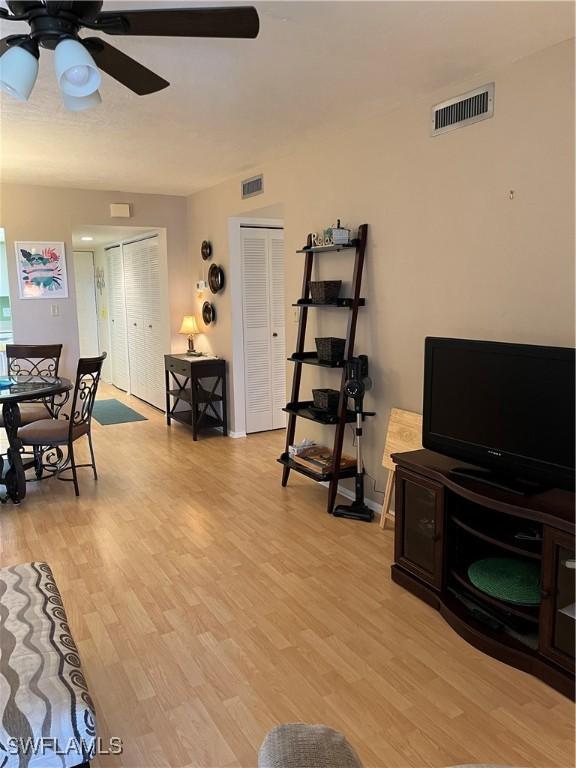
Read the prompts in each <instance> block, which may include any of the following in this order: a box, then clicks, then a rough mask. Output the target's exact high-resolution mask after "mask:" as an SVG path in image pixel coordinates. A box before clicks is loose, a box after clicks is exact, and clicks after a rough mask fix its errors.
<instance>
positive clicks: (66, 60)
mask: <svg viewBox="0 0 576 768" xmlns="http://www.w3.org/2000/svg"><path fill="white" fill-rule="evenodd" d="M54 66H55V68H56V79H57V80H58V85H59V86H60V90H61V91H62V93H64V94H66V95H68V96H73V97H75V98H82V97H84V96H90V95H91V94H93V93H95V92H96V91H97V90H98V88H99V87H100V82H101V80H102V77H101V75H100V71H99V70H98V67H97V66H96V62H95V61H94V59H93V58H92V56H90V54H89V53H88V51H87V50H86V48H84V46H83V45H82V43H79V42H78V41H77V40H70V39H67V40H62V42H60V43H58V45H57V46H56V50H55V51H54Z"/></svg>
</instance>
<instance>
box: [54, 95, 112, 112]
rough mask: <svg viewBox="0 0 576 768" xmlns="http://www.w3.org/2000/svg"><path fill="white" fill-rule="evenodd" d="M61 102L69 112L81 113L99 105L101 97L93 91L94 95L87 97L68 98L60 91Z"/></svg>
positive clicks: (68, 96)
mask: <svg viewBox="0 0 576 768" xmlns="http://www.w3.org/2000/svg"><path fill="white" fill-rule="evenodd" d="M62 101H63V102H64V106H65V107H66V109H69V110H70V112H82V110H84V109H91V108H92V107H97V106H98V104H101V102H102V97H101V96H100V91H94V93H91V94H89V95H88V96H70V95H69V94H67V93H64V92H63V91H62Z"/></svg>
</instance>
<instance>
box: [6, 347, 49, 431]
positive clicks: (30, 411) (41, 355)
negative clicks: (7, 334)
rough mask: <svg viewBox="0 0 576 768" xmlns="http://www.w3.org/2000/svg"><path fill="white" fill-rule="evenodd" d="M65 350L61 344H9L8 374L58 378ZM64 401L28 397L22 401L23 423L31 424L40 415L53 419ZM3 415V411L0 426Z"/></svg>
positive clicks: (21, 416) (37, 419) (43, 417)
mask: <svg viewBox="0 0 576 768" xmlns="http://www.w3.org/2000/svg"><path fill="white" fill-rule="evenodd" d="M61 354H62V344H6V361H7V367H8V376H45V377H46V378H56V377H57V376H58V367H59V365H60V356H61ZM63 404H64V403H61V404H58V405H57V404H56V403H55V401H54V398H46V399H42V400H29V401H28V402H26V403H22V404H21V405H20V423H21V424H22V425H24V424H31V423H32V422H33V421H40V420H41V419H54V418H56V417H57V416H58V413H59V410H60V408H61V407H62V405H63ZM3 426H4V419H3V418H2V414H1V413H0V427H3Z"/></svg>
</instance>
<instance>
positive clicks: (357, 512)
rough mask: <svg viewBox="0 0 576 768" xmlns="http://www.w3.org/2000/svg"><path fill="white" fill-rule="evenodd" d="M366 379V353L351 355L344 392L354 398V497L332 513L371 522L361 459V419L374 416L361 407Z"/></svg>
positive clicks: (371, 516)
mask: <svg viewBox="0 0 576 768" xmlns="http://www.w3.org/2000/svg"><path fill="white" fill-rule="evenodd" d="M367 381H368V382H369V381H370V380H369V379H368V358H367V357H366V355H360V356H359V357H353V358H352V359H351V360H348V362H347V363H346V383H345V384H344V394H345V395H346V397H349V398H351V399H352V400H354V411H355V413H356V428H355V434H356V477H355V481H356V482H355V487H356V498H355V500H354V501H353V502H352V504H339V505H338V506H337V507H336V508H335V509H334V512H333V513H332V514H333V515H334V517H348V518H351V519H352V520H363V521H364V522H366V523H371V522H372V520H374V512H373V511H372V510H371V509H370V508H369V507H367V506H366V504H365V503H364V462H363V460H362V421H363V419H364V416H374V414H373V413H365V412H364V409H363V405H364V394H365V392H366V382H367Z"/></svg>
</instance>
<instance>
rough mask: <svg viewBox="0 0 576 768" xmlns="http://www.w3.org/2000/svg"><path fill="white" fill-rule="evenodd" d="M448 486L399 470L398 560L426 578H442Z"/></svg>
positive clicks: (438, 580)
mask: <svg viewBox="0 0 576 768" xmlns="http://www.w3.org/2000/svg"><path fill="white" fill-rule="evenodd" d="M443 493H444V488H443V486H441V485H440V484H438V483H435V482H434V481H432V480H429V479H428V478H424V477H419V476H418V475H413V474H412V473H410V472H408V471H406V470H404V469H398V470H396V536H395V549H396V561H397V562H398V563H399V564H400V565H401V566H402V567H403V568H404V569H405V570H407V571H411V572H412V573H413V574H414V575H416V576H418V578H419V579H421V580H422V581H425V582H428V583H429V584H431V585H433V586H435V587H437V588H440V587H441V582H442V552H441V550H442V537H441V529H442V520H443V514H444V505H443Z"/></svg>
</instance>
